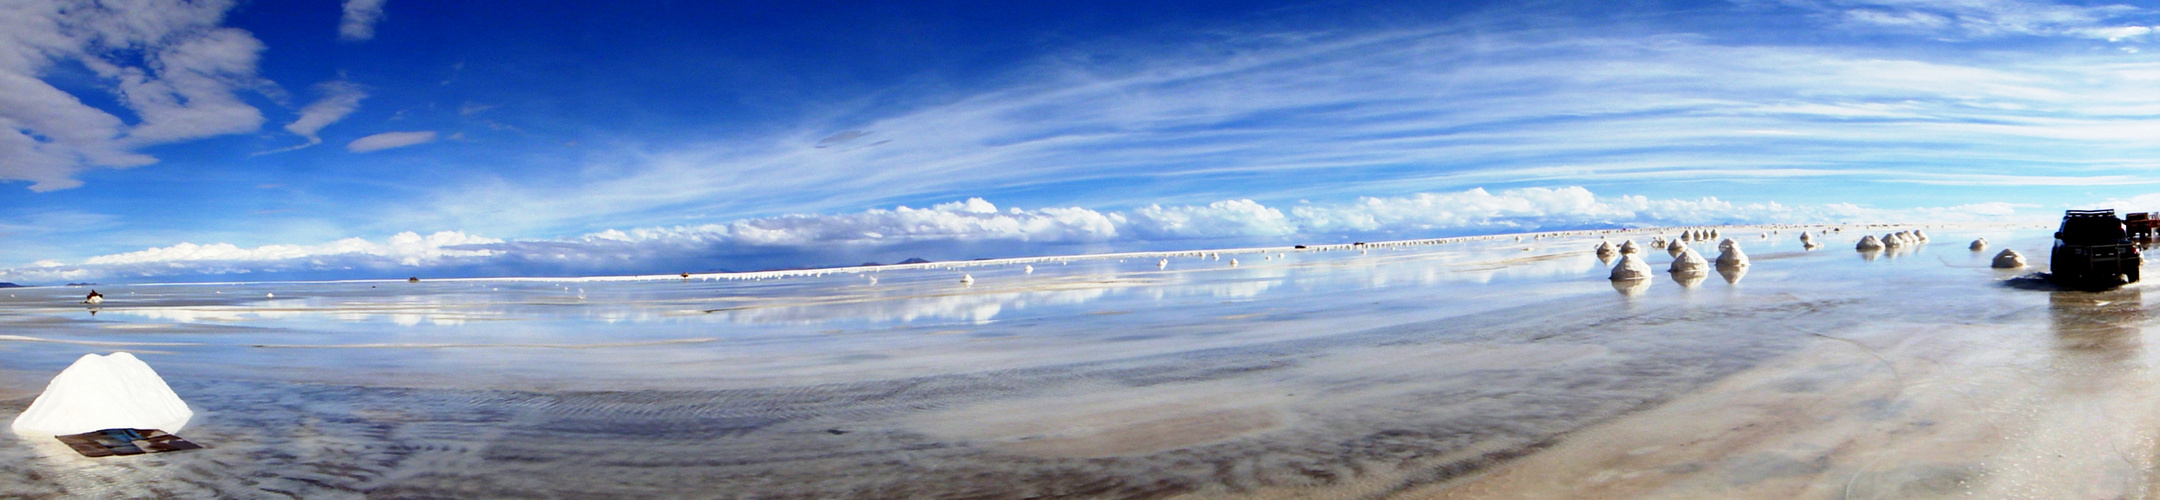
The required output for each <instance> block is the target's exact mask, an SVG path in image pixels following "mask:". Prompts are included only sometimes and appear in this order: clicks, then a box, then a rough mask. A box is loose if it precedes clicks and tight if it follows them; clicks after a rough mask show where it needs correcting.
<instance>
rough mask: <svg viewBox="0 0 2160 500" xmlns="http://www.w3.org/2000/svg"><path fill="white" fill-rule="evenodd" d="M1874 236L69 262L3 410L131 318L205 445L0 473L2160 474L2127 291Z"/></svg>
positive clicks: (9, 452)
mask: <svg viewBox="0 0 2160 500" xmlns="http://www.w3.org/2000/svg"><path fill="white" fill-rule="evenodd" d="M1888 231H1889V230H1888V229H1883V228H1854V229H1848V230H1846V231H1844V232H1840V233H1831V234H1830V235H1828V237H1826V238H1825V239H1824V240H1825V242H1826V243H1827V244H1826V246H1825V247H1824V248H1822V249H1819V250H1815V251H1812V252H1810V251H1803V250H1802V249H1801V248H1800V246H1799V244H1798V242H1797V240H1795V236H1796V233H1795V232H1794V230H1790V229H1788V230H1783V231H1781V232H1780V233H1779V234H1776V235H1772V236H1770V237H1769V238H1767V239H1765V238H1761V237H1758V236H1757V235H1758V234H1759V233H1764V232H1767V230H1727V233H1728V234H1726V236H1728V237H1735V239H1736V240H1738V241H1740V242H1741V243H1742V245H1743V247H1744V248H1745V249H1746V250H1747V251H1748V253H1749V254H1750V255H1751V256H1753V258H1754V262H1753V265H1752V266H1749V267H1748V268H1746V269H1745V270H1744V272H1736V271H1737V270H1727V272H1725V273H1708V274H1706V275H1697V276H1672V275H1669V274H1667V273H1664V272H1663V271H1664V270H1665V268H1666V266H1667V264H1669V262H1670V260H1671V259H1670V258H1669V257H1668V256H1667V254H1666V253H1665V252H1663V251H1662V250H1657V251H1651V252H1650V253H1648V254H1647V255H1648V256H1649V257H1650V259H1649V261H1650V263H1651V266H1652V268H1653V269H1655V270H1657V271H1659V272H1657V273H1654V274H1655V275H1656V276H1655V279H1653V280H1650V281H1647V282H1642V283H1634V284H1628V283H1621V284H1615V283H1613V282H1610V281H1608V280H1606V279H1605V277H1606V274H1607V272H1608V265H1607V264H1605V263H1603V262H1601V261H1600V260H1599V259H1598V258H1597V257H1596V256H1595V255H1593V254H1592V253H1591V252H1589V249H1590V248H1591V247H1592V246H1593V245H1594V244H1595V242H1596V241H1597V240H1596V238H1595V237H1567V238H1554V239H1547V240H1539V239H1530V240H1527V241H1523V242H1516V241H1513V240H1512V238H1507V239H1500V240H1495V241H1481V242H1457V243H1449V244H1441V245H1424V246H1406V247H1399V248H1394V247H1390V248H1372V249H1368V250H1366V251H1362V252H1361V251H1359V250H1338V251H1325V252H1296V251H1284V252H1283V253H1282V254H1283V256H1282V258H1279V259H1278V258H1274V257H1273V256H1272V255H1268V256H1263V255H1261V254H1257V253H1248V254H1226V255H1223V256H1222V257H1221V259H1220V260H1216V259H1212V258H1204V257H1191V256H1180V257H1170V258H1168V261H1169V262H1168V263H1167V264H1166V265H1164V264H1160V263H1159V262H1158V260H1157V259H1155V258H1147V259H1125V260H1124V261H1118V260H1114V259H1113V260H1074V261H1071V262H1068V263H1064V264H1059V263H1036V264H1033V267H1034V270H1033V272H1028V271H1027V270H1026V269H1025V268H1023V267H1022V266H1020V265H1010V266H987V267H970V268H965V269H953V270H945V269H927V270H905V271H888V272H881V273H875V274H870V275H865V274H854V273H842V274H829V275H824V276H814V277H793V278H785V279H767V280H755V281H747V280H704V279H693V280H658V281H632V282H578V281H564V282H545V281H533V282H523V281H423V282H421V283H416V284H408V283H403V282H393V283H317V284H244V285H230V284H228V285H187V286H116V287H102V286H101V287H99V291H100V292H103V293H105V294H106V295H107V297H108V299H109V301H108V302H107V303H106V304H104V305H102V306H101V307H98V308H97V309H96V310H95V312H96V314H94V315H93V314H91V313H92V310H90V309H88V308H87V307H86V306H83V305H81V304H79V303H77V302H78V301H79V300H80V295H81V294H83V293H87V292H86V291H85V290H80V289H71V288H37V289H12V290H0V295H7V294H12V295H11V296H5V297H0V418H6V419H12V418H13V417H14V415H15V414H17V413H19V412H20V411H21V410H22V409H23V408H25V407H27V406H28V405H29V403H30V401H31V398H33V397H35V396H36V394H37V392H38V391H39V390H40V389H41V388H42V387H43V385H44V383H45V381H46V380H48V379H50V377H51V376H52V375H53V374H54V373H57V372H58V371H59V370H60V369H61V368H64V367H65V365H66V364H67V363H69V362H71V361H72V360H73V359H74V358H76V357H77V356H80V355H81V354H83V353H86V352H107V351H112V350H126V351H130V352H134V353H137V354H138V355H139V356H140V357H142V359H144V360H145V361H146V362H148V363H150V364H151V365H152V366H153V367H155V368H157V369H158V370H159V372H160V373H162V374H164V376H165V378H166V379H167V380H168V381H169V382H170V383H171V385H172V386H173V388H174V389H175V390H176V391H177V392H179V393H180V395H181V397H183V398H185V399H187V400H188V401H189V403H190V404H191V405H193V406H194V407H195V408H196V410H197V417H196V419H195V421H193V422H192V423H191V424H190V425H189V427H188V428H187V429H185V430H184V431H183V432H181V433H180V434H181V435H182V436H185V437H187V438H188V439H190V440H192V441H195V442H198V443H202V444H205V445H207V446H209V447H210V448H209V449H206V450H198V451H191V452H182V453H169V454H161V455H151V456H141V457H122V458H121V459H87V458H82V457H78V456H72V455H71V453H72V452H68V451H67V450H66V449H65V448H64V447H60V446H58V443H57V441H53V442H51V443H47V442H44V441H45V440H41V439H25V438H22V437H18V436H14V435H11V434H4V433H0V496H28V497H60V496H101V497H111V496H143V497H153V496H195V497H257V496H281V495H293V496H305V497H338V496H359V495H373V496H390V497H413V496H454V497H525V496H535V497H563V496H602V495H605V496H629V497H659V496H666V497H679V496H685V495H687V496H692V497H793V498H833V497H863V498H892V497H929V498H1015V497H1033V496H1061V495H1064V496H1091V497H1164V496H1177V495H1192V496H1202V497H1213V496H1272V497H1336V498H1351V497H1360V498H1362V497H1372V496H1390V495H1396V496H1409V497H1427V496H1462V497H1488V496H1490V497H1525V496H1528V497H1613V496H1626V497H1641V496H1652V497H1656V496H1669V497H1704V496H1748V497H1793V496H1821V497H1829V496H1836V497H1848V496H1851V497H1897V498H1912V497H1928V496H1953V495H1955V496H1965V495H1982V496H1990V497H2000V496H2077V497H2086V496H2111V497H2120V496H2145V495H2146V491H2147V490H2149V489H2151V486H2150V485H2151V484H2152V483H2153V481H2152V476H2151V474H2149V472H2148V471H2151V470H2152V468H2153V466H2154V463H2153V462H2154V459H2155V457H2160V441H2156V440H2155V437H2156V434H2160V432H2155V429H2160V426H2155V425H2154V424H2160V422H2154V420H2155V419H2154V418H2153V415H2154V414H2155V411H2156V410H2160V407H2156V406H2155V404H2156V403H2160V399H2156V398H2155V397H2154V396H2153V395H2154V394H2156V391H2154V389H2155V388H2156V387H2155V386H2154V376H2153V375H2154V374H2153V372H2152V370H2151V368H2150V366H2152V364H2151V363H2150V359H2151V358H2152V354H2151V353H2150V351H2148V350H2146V349H2144V348H2143V346H2144V342H2143V337H2144V332H2145V331H2146V329H2147V325H2148V324H2149V323H2150V322H2151V319H2149V317H2148V315H2147V314H2146V313H2145V312H2144V311H2145V304H2144V297H2143V295H2142V293H2141V291H2140V289H2139V288H2137V287H2131V288H2125V289H2121V290H2116V291H2110V292H2099V293H2090V292H2068V291H2053V290H2050V289H2048V287H2046V286H2045V285H2044V283H2040V284H2034V283H2030V282H2024V283H2023V284H2015V283H2014V282H2012V281H2011V280H2012V278H2015V277H2017V276H2020V275H2022V274H2025V273H2027V272H2029V271H2030V270H2026V271H2001V270H1995V269H1990V268H1988V266H1987V264H1988V261H1989V259H1990V258H1991V257H1992V256H1993V255H1994V253H1995V252H1996V251H1998V250H2000V249H2002V248H2015V249H2017V250H2019V251H2021V252H2024V253H2025V254H2026V255H2027V257H2028V259H2030V260H2032V261H2035V262H2039V263H2043V264H2044V262H2045V261H2046V255H2047V253H2046V252H2047V247H2046V245H2047V240H2046V239H2045V238H2046V237H2047V235H2048V230H2047V229H2031V228H2027V229H2019V230H2015V231H2013V230H2009V229H2001V228H1996V229H1957V228H1930V229H1928V232H1929V233H1930V234H1931V235H1932V236H1934V241H1933V242H1931V243H1929V244H1926V245H1921V246H1918V247H1912V248H1906V249H1899V250H1893V251H1890V252H1883V253H1873V254H1869V253H1861V252H1856V251H1854V250H1853V249H1852V248H1853V247H1852V242H1853V241H1855V240H1857V239H1859V237H1860V236H1861V235H1862V233H1863V232H1865V233H1872V234H1877V235H1880V234H1881V233H1884V232H1888ZM1664 234H1667V235H1670V234H1674V233H1672V232H1667V233H1664ZM1648 236H1649V233H1643V234H1637V235H1633V237H1634V238H1635V239H1636V240H1637V241H1638V242H1643V241H1646V240H1647V239H1648V238H1647V237H1648ZM1976 236H1986V237H1987V238H1988V239H1989V240H1991V241H1995V242H1997V244H1996V245H1995V246H1994V247H1992V248H1990V249H1988V250H1987V251H1985V252H1973V251H1969V250H1967V249H1966V243H1967V242H1969V241H1971V239H1972V238H1974V237H1976ZM1696 246H1697V248H1698V249H1700V251H1704V254H1705V257H1708V258H1712V259H1714V258H1715V257H1716V251H1715V249H1714V245H1713V244H1710V243H1707V242H1705V243H1698V244H1696ZM1525 248H1528V250H1525ZM1231 259H1237V260H1238V261H1239V264H1238V265H1237V266H1235V267H1232V266H1230V265H1229V262H1230V260H1231ZM1158 266H1160V267H1158ZM963 273H965V274H969V275H972V276H973V277H974V278H975V280H976V281H975V282H974V283H973V284H972V285H962V284H961V283H960V282H959V277H960V275H961V274H963ZM872 277H874V278H876V279H875V280H874V281H873V280H872V279H871V278H872Z"/></svg>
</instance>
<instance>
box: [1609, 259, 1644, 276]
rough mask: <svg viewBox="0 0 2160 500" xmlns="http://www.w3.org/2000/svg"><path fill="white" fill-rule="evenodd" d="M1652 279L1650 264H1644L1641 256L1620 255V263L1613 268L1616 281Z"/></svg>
mask: <svg viewBox="0 0 2160 500" xmlns="http://www.w3.org/2000/svg"><path fill="white" fill-rule="evenodd" d="M1649 277H1650V264H1648V263H1644V262H1643V260H1642V257H1641V256H1640V254H1635V253H1624V254H1620V263H1619V264H1614V265H1613V268H1612V279H1614V280H1639V279H1647V278H1649Z"/></svg>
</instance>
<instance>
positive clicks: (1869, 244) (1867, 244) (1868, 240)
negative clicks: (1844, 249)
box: [1853, 234, 1883, 251]
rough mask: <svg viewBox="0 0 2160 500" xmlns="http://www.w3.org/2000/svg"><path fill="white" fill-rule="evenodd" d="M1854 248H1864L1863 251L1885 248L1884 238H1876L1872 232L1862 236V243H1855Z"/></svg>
mask: <svg viewBox="0 0 2160 500" xmlns="http://www.w3.org/2000/svg"><path fill="white" fill-rule="evenodd" d="M1853 248H1855V249H1858V250H1863V251H1865V250H1881V249H1883V244H1882V240H1878V239H1875V235H1872V234H1871V235H1867V236H1862V237H1860V244H1858V245H1853Z"/></svg>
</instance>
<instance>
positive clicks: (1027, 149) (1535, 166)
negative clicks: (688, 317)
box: [409, 2, 2160, 232]
mask: <svg viewBox="0 0 2160 500" xmlns="http://www.w3.org/2000/svg"><path fill="white" fill-rule="evenodd" d="M1879 3H1880V2H1879ZM1980 3H1983V4H1986V2H1980ZM1883 4H1884V5H1891V6H1896V5H1904V4H1894V3H1883ZM1807 5H1818V4H1813V3H1811V4H1807ZM1821 5H1829V7H1824V8H1831V7H1835V5H1830V4H1821ZM1869 5H1875V4H1869ZM1927 5H1933V4H1923V3H1917V2H1916V3H1913V4H1912V5H1910V6H1908V7H1910V9H1908V10H1915V11H1919V10H1926V8H1924V7H1926V6H1927ZM1989 5H1993V4H1989ZM1882 8H1888V7H1882ZM1929 8H1931V7H1929ZM2065 8H2066V9H2067V8H2068V7H2065ZM2014 10H2015V9H2012V8H2009V7H2000V8H1995V10H1975V11H1972V12H1969V13H1966V14H1961V15H1965V16H1967V17H1974V16H1981V15H1983V14H1986V13H1988V12H1995V13H1994V14H1987V15H1992V16H1996V17H1992V18H1989V19H1994V21H1990V22H1994V23H1996V24H1998V25H2000V26H2004V27H2003V28H2000V29H2002V30H2008V29H2011V28H2009V27H2010V26H2024V27H2025V28H2019V29H2025V30H2027V31H2033V32H2042V31H2045V30H2043V28H2042V25H2043V24H2044V23H2042V22H2041V20H2045V19H2058V18H2059V20H2058V21H2051V22H2056V23H2057V24H2047V25H2045V26H2055V27H2054V28H2046V30H2054V31H2045V32H2047V33H2058V34H2064V36H2068V35H2067V33H2069V31H2067V30H2070V29H2071V27H2073V26H2086V27H2092V26H2100V25H2101V24H2095V23H2102V22H2103V21H2106V20H2107V19H2110V18H2106V17H2104V15H2117V14H2121V15H2129V14H2123V13H2127V12H2131V11H2130V10H2124V9H2115V8H2098V9H2086V10H2075V9H2073V10H2074V11H2075V12H2072V11H2064V12H2070V13H2053V14H2050V13H2047V12H2037V13H2031V14H2021V15H2026V16H2027V17H2030V19H2027V18H2025V17H2017V18H2014V19H2013V18H2012V17H2006V16H2011V14H2009V12H2011V11H2014ZM2042 10H2046V9H2042ZM1998 11H2000V12H1998ZM1960 12H1963V11H1960ZM2048 12H2053V11H2048ZM2079 12H2082V13H2083V14H2079ZM2136 12H2143V11H2142V10H2139V11H2136ZM2080 16H2083V17H2080ZM1973 22H1979V21H1973ZM1217 42H1218V43H1213V44H1209V45H1207V46H1208V47H1210V48H1211V50H1208V51H1205V52H1200V51H1194V52H1182V51H1175V50H1170V51H1164V50H1141V49H1134V48H1130V47H1096V48H1092V49H1090V50H1094V51H1098V52H1104V53H1110V54H1115V55H1116V57H1099V58H1098V57H1088V56H1092V55H1097V54H1096V53H1094V52H1090V53H1084V54H1075V55H1073V56H1072V57H1058V58H1048V59H1046V60H1044V61H1042V62H1040V63H1039V64H1037V65H1035V66H1031V67H1029V68H1028V69H1025V70H1020V71H1017V72H1016V73H1015V76H1014V77H1013V78H1009V79H1004V80H1000V83H1001V84H1002V85H1000V86H997V87H994V88H985V89H976V90H974V91H972V92H970V93H963V94H960V95H957V96H948V97H950V98H947V99H932V100H925V101H924V102H926V104H923V105H921V106H917V107H913V108H905V109H904V110H903V111H901V112H897V113H892V114H888V115H883V116H881V117H877V118H872V119H866V120H861V121H852V122H837V123H825V122H818V123H805V124H803V125H802V126H801V127H798V128H794V129H789V130H784V131H778V132H774V133H771V134H767V135H762V136H750V137H747V138H739V139H729V140H722V141H715V142H705V143H701V144H691V145H676V146H663V147H652V146H645V145H641V146H638V147H636V148H631V149H626V150H625V151H623V152H622V153H621V154H619V155H616V156H614V157H603V158H599V159H596V160H595V161H594V162H593V163H595V164H600V165H605V166H606V168H593V169H587V170H580V171H579V172H578V177H575V178H569V177H563V178H555V179H542V180H539V181H528V180H525V179H519V180H504V181H502V182H488V183H481V184H476V185H459V186H455V187H454V188H451V189H446V190H445V192H444V193H443V194H442V195H441V196H440V197H439V198H437V199H435V200H430V201H428V202H424V203H419V204H417V205H416V207H417V208H415V209H414V212H413V213H411V214H409V215H410V216H412V217H424V218H430V219H447V220H456V221H460V222H462V223H466V224H469V225H472V226H478V227H499V228H504V229H505V230H509V231H513V232H520V231H538V232H546V231H565V230H568V231H575V230H579V228H591V227H596V226H598V225H602V224H607V223H619V222H620V221H622V220H633V221H643V222H651V223H664V222H666V221H668V220H670V218H671V217H674V216H675V215H674V214H681V213H720V214H769V213H776V212H778V213H785V212H787V211H830V210H836V209H844V208H848V207H861V206H874V205H877V204H883V203H892V202H896V201H904V200H909V199H919V198H921V197H925V196H949V195H951V194H955V193H981V194H987V195H991V196H996V195H998V194H1000V192H996V191H992V192H985V191H987V190H990V189H998V190H1007V191H1010V192H1029V193H1043V192H1057V193H1071V194H1069V195H1066V196H1067V197H1066V198H1063V199H1061V200H1060V201H1064V202H1072V203H1084V204H1090V205H1109V206H1134V205H1141V204H1146V203H1151V202H1154V201H1156V200H1165V199H1167V200H1171V201H1174V202H1178V203H1206V202H1208V201H1209V198H1210V197H1212V198H1215V199H1220V198H1224V197H1231V196H1235V197H1249V198H1254V199H1261V200H1276V201H1280V200H1290V199H1301V198H1321V199H1330V198H1332V199H1343V198H1346V197H1351V196H1357V195H1360V194H1370V193H1384V194H1402V193H1409V192H1417V191H1436V190H1458V189H1465V188H1468V187H1473V186H1480V185H1526V184H1529V185H1535V184H1583V183H1637V182H1660V183H1665V184H1666V185H1668V186H1675V185H1680V184H1676V183H1681V182H1695V181H1747V180H1768V179H1783V180H1794V181H1801V182H1818V183H1820V182H1834V183H1841V184H1851V185H1857V186H1861V187H1862V188H1866V187H1867V186H1876V188H1875V189H1877V190H1882V191H1887V190H1889V189H1890V188H1888V187H1884V186H1895V185H1910V184H1924V185H1959V186H1993V185H2014V184H2018V183H2025V184H2030V185H2046V186H2081V185H2121V184H2123V183H2126V182H2129V183H2136V182H2143V181H2142V176H2140V172H2141V169H2143V168H2146V167H2148V166H2150V162H2148V161H2145V160H2142V159H2140V158H2146V157H2151V156H2153V155H2155V154H2160V144H2156V143H2153V142H2152V141H2150V140H2148V139H2147V138H2149V137H2152V136H2153V134H2155V133H2160V120H2155V119H2153V118H2152V117H2153V116H2156V115H2155V114H2154V113H2153V112H2154V111H2156V110H2160V94H2153V93H2151V92H2149V91H2148V90H2147V89H2149V88H2151V87H2152V86H2153V85H2155V84H2160V61H2156V60H2152V59H2150V58H2147V57H2144V56H2139V55H2132V54H2121V53H2115V52H2108V51H2097V52H2096V51H2083V50H2071V49H2061V48H2035V49H2032V50H2031V51H2030V52H2018V51H2015V50H2011V51H1997V52H1991V53H1989V54H1988V55H1987V56H1985V57H1937V56H1936V54H1937V52H1938V51H1934V50H1921V51H1897V50H1884V49H1881V48H1878V47H1871V46H1866V45H1862V44H1854V45H1850V46H1839V45H1834V44H1831V45H1816V46H1805V45H1782V44H1754V43H1748V42H1747V41H1746V40H1743V39H1735V38H1730V37H1724V36H1720V35H1718V34H1715V33H1687V32H1671V33H1669V34H1663V35H1652V36H1641V35H1629V36H1608V35H1602V34H1601V31H1600V30H1599V29H1594V28H1593V29H1579V30H1578V29H1557V28H1556V29H1553V30H1516V31H1510V30H1506V29H1501V28H1496V27H1493V26H1487V25H1453V26H1445V27H1441V28H1432V29H1416V30H1397V31H1385V32H1350V33H1342V34H1319V35H1304V36H1297V37H1288V36H1262V35H1237V36H1230V37H1228V38H1225V39H1223V40H1218V41H1217ZM1914 43H1947V42H1932V41H1922V42H1914ZM2094 43H2105V42H2094ZM1128 50H1129V51H1133V52H1131V53H1126V52H1120V51H1128ZM1074 60H1079V61H1087V62H1085V63H1075V62H1071V61H1074ZM1099 60H1114V61H1121V62H1119V63H1114V64H1105V63H1100V62H1096V61H1099ZM1109 185H1115V186H1117V189H1102V188H1101V187H1102V186H1109ZM656 186H665V187H666V188H665V189H656ZM474 192H485V193H487V194H488V196H485V197H473V196H470V194H471V193H474ZM478 199H486V200H490V201H489V202H488V203H480V202H477V201H475V200H478ZM497 200H503V201H504V202H507V203H515V204H528V205H531V206H533V207H535V210H532V211H516V212H505V211H501V210H496V209H494V208H493V207H494V206H495V205H494V203H495V202H496V201H497ZM519 200H522V201H519ZM543 200H545V203H542V201H543Z"/></svg>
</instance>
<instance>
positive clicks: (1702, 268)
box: [1671, 247, 1710, 273]
mask: <svg viewBox="0 0 2160 500" xmlns="http://www.w3.org/2000/svg"><path fill="white" fill-rule="evenodd" d="M1709 270H1710V261H1708V260H1703V257H1702V254H1698V253H1695V249H1693V248H1686V247H1681V248H1680V255H1679V256H1678V257H1676V258H1674V259H1673V261H1672V269H1671V271H1672V272H1675V273H1705V272H1708V271H1709Z"/></svg>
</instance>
